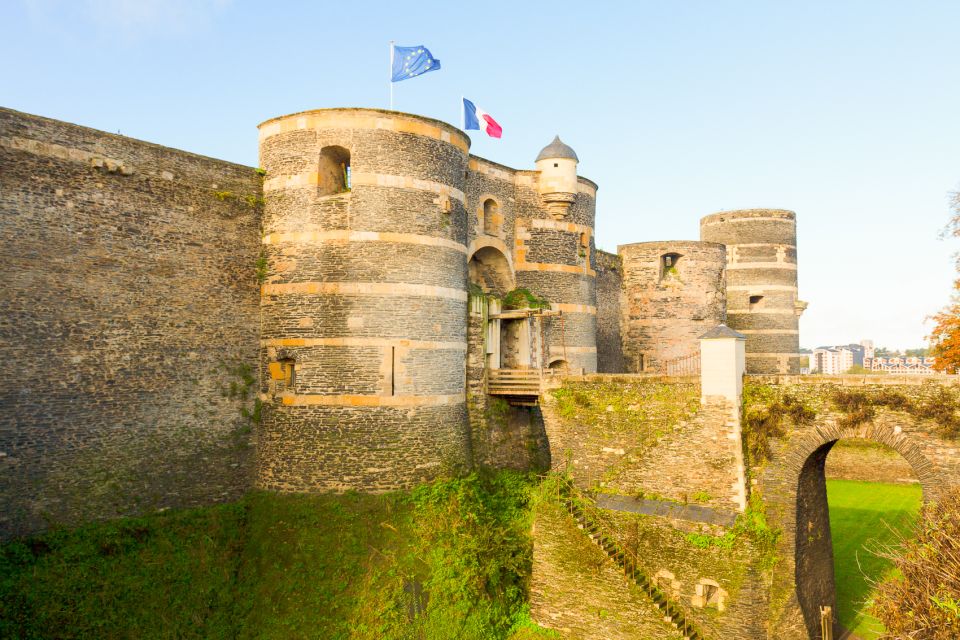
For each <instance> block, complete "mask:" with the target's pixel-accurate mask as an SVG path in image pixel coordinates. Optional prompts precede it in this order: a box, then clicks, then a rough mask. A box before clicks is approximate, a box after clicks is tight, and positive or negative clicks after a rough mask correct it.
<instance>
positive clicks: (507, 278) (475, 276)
mask: <svg viewBox="0 0 960 640" xmlns="http://www.w3.org/2000/svg"><path fill="white" fill-rule="evenodd" d="M467 267H468V272H469V277H470V282H471V283H473V284H475V285H477V286H479V287H480V288H481V289H483V290H484V292H485V293H493V294H496V295H498V296H503V295H505V294H507V293H508V292H510V291H511V290H513V288H514V282H515V280H514V275H513V268H512V267H511V265H510V261H509V260H507V257H506V256H505V255H504V253H503V252H502V251H500V249H498V248H497V247H496V246H493V245H492V244H491V245H487V246H482V247H480V248H478V249H477V250H476V251H474V252H473V253H472V254H471V255H470V261H469V262H468V263H467Z"/></svg>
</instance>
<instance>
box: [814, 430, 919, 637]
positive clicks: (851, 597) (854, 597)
mask: <svg viewBox="0 0 960 640" xmlns="http://www.w3.org/2000/svg"><path fill="white" fill-rule="evenodd" d="M921 502H922V490H921V487H920V484H919V482H918V480H917V476H916V474H915V473H914V471H913V469H912V468H911V465H910V463H909V462H908V461H907V460H906V459H905V458H904V457H903V456H901V454H900V453H898V452H897V451H896V450H894V449H892V448H890V447H888V446H886V445H883V444H880V443H877V442H872V441H869V440H861V439H847V438H844V439H842V440H833V441H830V442H827V443H825V444H823V445H821V446H820V447H819V448H817V449H816V450H815V451H814V452H813V453H811V454H810V456H809V457H808V458H807V460H806V462H805V463H804V465H803V467H802V470H801V472H800V477H799V481H798V486H797V504H796V508H797V511H796V542H795V544H796V549H795V553H796V555H795V558H796V585H797V598H798V601H799V604H800V608H801V610H802V611H803V617H804V623H805V625H806V627H807V631H808V633H809V636H810V637H811V638H820V637H821V634H822V624H823V616H824V613H823V612H824V607H830V617H831V618H832V621H833V632H834V634H835V636H834V637H837V638H840V637H845V636H844V635H843V634H844V632H845V631H851V632H854V633H855V634H856V636H857V637H860V638H862V640H871V639H872V638H878V637H880V635H881V634H882V632H883V627H882V625H881V624H880V622H879V621H878V620H877V619H876V618H874V617H873V616H872V615H871V614H870V608H869V601H870V598H871V593H872V589H873V585H874V584H875V583H876V582H877V581H880V580H882V579H883V578H884V577H885V576H886V574H887V572H888V571H889V570H890V561H889V560H888V559H887V558H886V557H883V555H882V554H881V551H883V550H884V549H887V548H889V547H890V546H891V545H895V544H896V542H897V540H898V539H899V536H907V535H910V534H909V531H910V527H911V526H912V523H913V521H914V519H915V517H916V514H917V512H918V510H919V508H920V504H921Z"/></svg>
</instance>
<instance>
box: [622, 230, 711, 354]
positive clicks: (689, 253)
mask: <svg viewBox="0 0 960 640" xmlns="http://www.w3.org/2000/svg"><path fill="white" fill-rule="evenodd" d="M618 253H619V254H620V258H621V259H622V261H623V294H622V295H623V298H622V299H621V303H620V313H621V322H620V327H621V329H620V331H621V339H622V341H623V358H624V362H625V364H626V367H627V370H628V371H630V372H632V373H640V372H643V371H652V372H661V373H663V372H665V371H664V368H665V364H666V362H668V361H670V360H674V359H676V358H682V357H684V356H689V355H692V354H695V353H697V351H698V349H699V342H698V338H699V337H700V336H701V335H703V334H704V333H706V332H707V331H709V330H710V329H713V328H714V327H716V326H717V325H718V324H723V323H724V322H725V320H726V318H725V309H726V280H725V276H724V274H725V267H726V250H725V248H724V246H723V245H722V244H716V243H713V242H694V241H689V242H686V241H679V242H639V243H636V244H627V245H620V246H619V247H618Z"/></svg>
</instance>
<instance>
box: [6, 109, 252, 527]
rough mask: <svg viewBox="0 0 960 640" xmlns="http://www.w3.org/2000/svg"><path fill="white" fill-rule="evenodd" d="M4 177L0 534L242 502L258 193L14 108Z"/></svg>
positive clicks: (166, 156) (224, 174)
mask: <svg viewBox="0 0 960 640" xmlns="http://www.w3.org/2000/svg"><path fill="white" fill-rule="evenodd" d="M0 167H2V170H0V239H2V246H3V251H2V253H0V268H2V270H3V273H4V286H3V287H0V309H2V310H3V311H2V316H0V354H2V357H3V361H4V363H5V365H6V366H5V367H4V368H3V373H2V374H0V406H2V407H3V411H2V412H0V536H3V537H5V536H9V535H17V534H23V533H28V532H31V531H36V530H38V529H40V528H43V527H44V526H47V525H48V524H49V523H50V522H54V523H68V524H69V523H78V522H81V521H85V520H90V519H96V518H103V517H112V516H117V515H125V514H130V513H136V512H141V511H143V510H147V509H152V508H159V507H183V506H190V505H199V504H206V503H211V502H216V501H221V500H231V499H235V498H237V497H238V496H239V495H240V494H241V493H242V492H243V491H245V490H246V488H247V487H248V486H249V464H248V461H249V459H250V457H251V456H250V453H251V449H250V446H249V445H250V442H249V441H250V431H251V428H252V426H253V425H252V424H251V420H250V419H249V418H248V417H246V416H247V415H250V414H251V413H252V412H253V399H254V396H255V388H253V376H255V367H256V359H257V357H256V352H257V339H258V332H259V305H258V299H257V298H258V296H257V282H256V275H255V272H256V261H257V255H258V251H259V248H258V240H257V236H258V231H257V230H258V226H259V207H260V196H261V181H260V177H259V176H258V175H257V174H256V173H255V171H254V169H252V168H250V167H244V166H239V165H235V164H230V163H227V162H222V161H219V160H213V159H211V158H205V157H202V156H198V155H194V154H190V153H186V152H183V151H178V150H175V149H168V148H166V147H161V146H158V145H154V144H150V143H146V142H141V141H138V140H132V139H130V138H125V137H123V136H119V135H113V134H108V133H104V132H101V131H95V130H92V129H88V128H85V127H80V126H76V125H71V124H67V123H63V122H58V121H55V120H49V119H46V118H41V117H38V116H32V115H27V114H23V113H19V112H16V111H12V110H8V109H2V110H0ZM241 412H246V413H245V414H242V413H241Z"/></svg>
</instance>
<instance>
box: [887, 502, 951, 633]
mask: <svg viewBox="0 0 960 640" xmlns="http://www.w3.org/2000/svg"><path fill="white" fill-rule="evenodd" d="M914 533H915V537H914V538H913V539H909V540H908V539H904V540H901V542H900V544H899V545H898V546H897V547H896V548H892V549H885V550H881V551H880V553H881V555H884V556H885V557H888V558H890V559H891V560H892V561H893V563H894V565H895V566H896V568H897V572H896V573H894V574H893V575H892V576H891V577H889V578H887V579H886V580H884V581H883V582H881V583H880V584H879V585H878V587H877V593H876V596H875V598H874V608H873V613H874V615H876V616H877V618H879V619H880V621H881V622H882V623H883V624H884V626H885V627H886V628H887V633H888V636H889V637H891V638H925V639H929V640H952V639H954V638H960V488H954V489H953V490H952V491H951V492H950V493H948V494H947V495H946V496H945V497H944V498H943V499H942V500H941V501H940V502H938V503H931V504H928V505H925V506H924V508H923V511H921V515H920V519H919V520H918V521H917V524H916V529H915V531H914Z"/></svg>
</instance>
